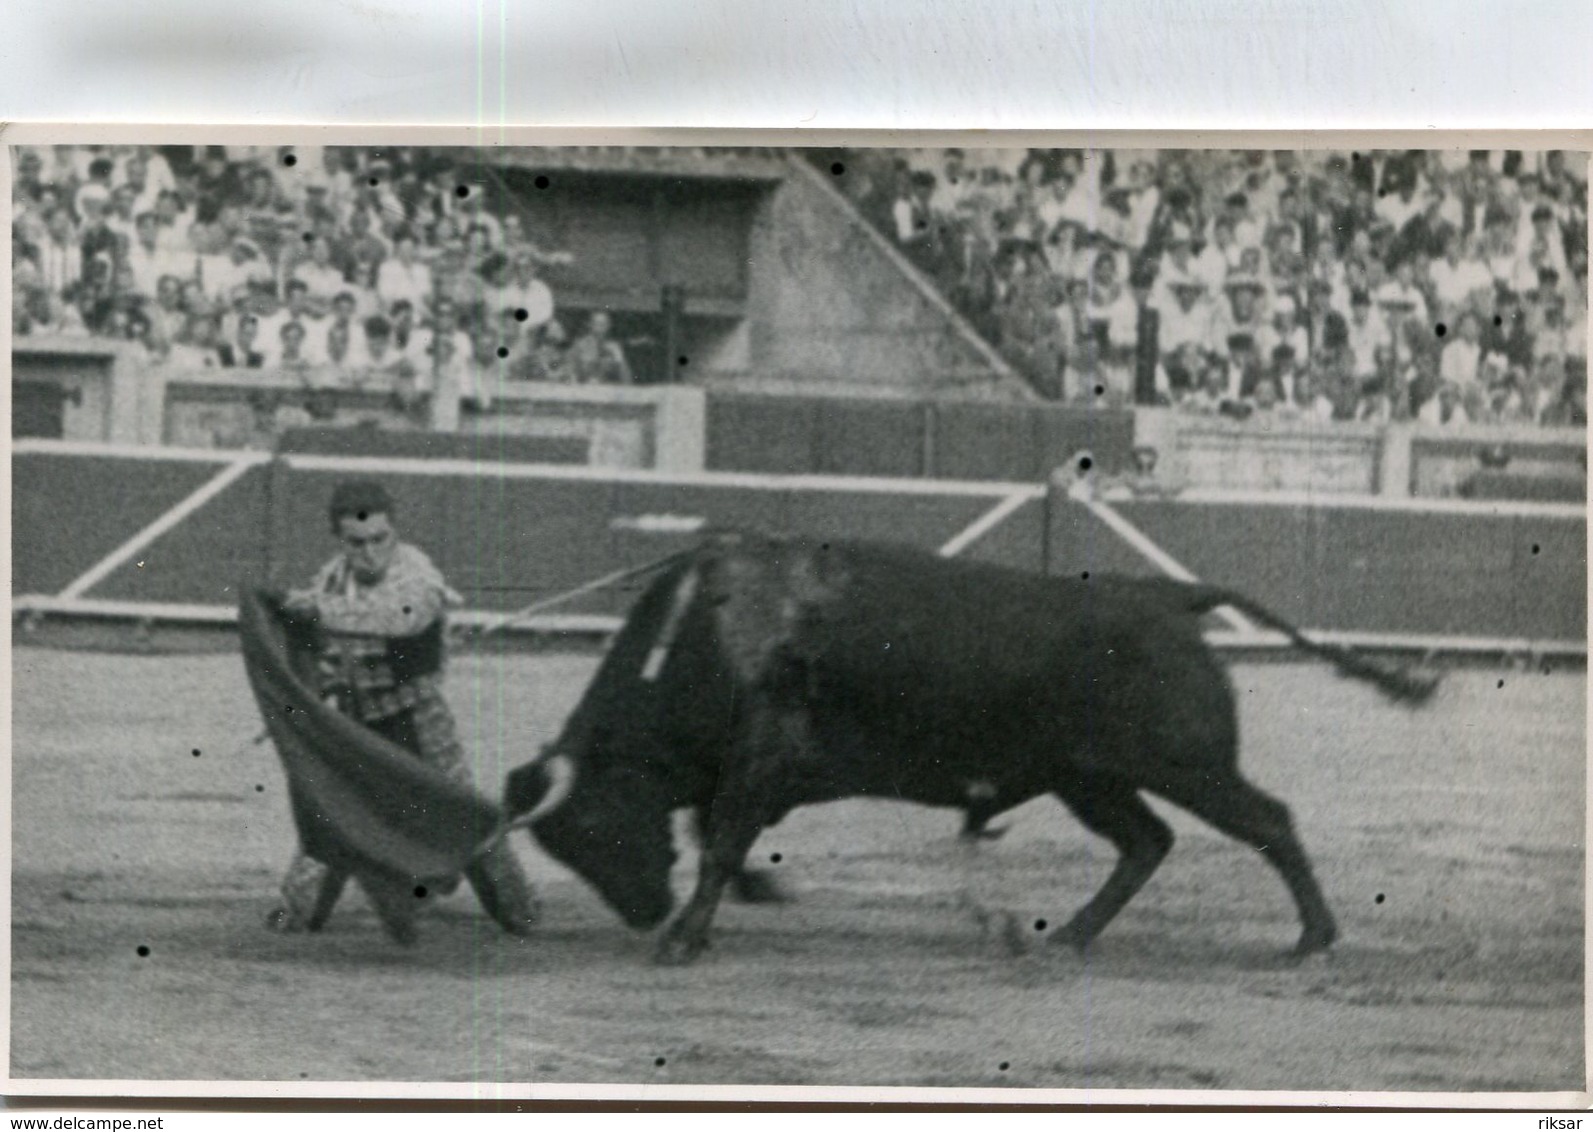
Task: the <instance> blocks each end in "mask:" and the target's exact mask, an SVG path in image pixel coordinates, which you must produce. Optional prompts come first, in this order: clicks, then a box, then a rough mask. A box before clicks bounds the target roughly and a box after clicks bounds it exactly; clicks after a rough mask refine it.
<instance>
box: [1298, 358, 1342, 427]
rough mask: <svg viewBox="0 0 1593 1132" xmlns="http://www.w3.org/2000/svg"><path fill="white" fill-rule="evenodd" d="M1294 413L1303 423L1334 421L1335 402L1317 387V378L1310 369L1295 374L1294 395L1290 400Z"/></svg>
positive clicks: (1299, 370) (1300, 370)
mask: <svg viewBox="0 0 1593 1132" xmlns="http://www.w3.org/2000/svg"><path fill="white" fill-rule="evenodd" d="M1289 402H1290V404H1291V405H1292V406H1293V407H1294V413H1295V415H1296V416H1298V417H1299V418H1300V419H1301V420H1303V421H1309V422H1321V421H1331V420H1332V419H1333V402H1332V401H1331V400H1330V399H1329V398H1328V397H1327V396H1325V395H1324V394H1323V393H1322V391H1321V390H1320V389H1319V388H1318V387H1317V382H1316V376H1315V375H1314V374H1313V373H1312V372H1311V371H1310V369H1309V368H1306V369H1297V370H1296V371H1295V373H1294V393H1293V395H1292V396H1291V397H1290V398H1289Z"/></svg>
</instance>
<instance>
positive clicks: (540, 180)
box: [531, 174, 553, 189]
mask: <svg viewBox="0 0 1593 1132" xmlns="http://www.w3.org/2000/svg"><path fill="white" fill-rule="evenodd" d="M531 183H532V184H533V185H535V186H536V187H537V188H539V189H545V188H547V187H548V186H549V185H551V184H552V183H553V182H552V181H549V180H548V179H547V177H545V176H543V175H541V174H538V175H537V179H536V180H535V181H532V182H531Z"/></svg>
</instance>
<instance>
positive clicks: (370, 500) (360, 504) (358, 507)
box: [328, 480, 395, 534]
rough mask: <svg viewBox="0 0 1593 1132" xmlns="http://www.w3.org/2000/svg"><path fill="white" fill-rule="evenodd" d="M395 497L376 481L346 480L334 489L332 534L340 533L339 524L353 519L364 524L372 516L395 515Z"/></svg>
mask: <svg viewBox="0 0 1593 1132" xmlns="http://www.w3.org/2000/svg"><path fill="white" fill-rule="evenodd" d="M394 510H395V509H394V507H393V497H392V496H390V495H388V494H387V489H386V488H385V487H383V486H382V485H381V484H379V483H377V482H375V481H374V480H344V481H343V482H342V483H340V484H338V485H337V486H336V487H335V488H333V489H332V506H331V507H330V508H328V514H329V515H330V517H331V520H332V533H333V534H337V533H338V524H339V523H341V522H342V521H343V520H344V519H346V518H350V517H353V518H355V519H358V520H360V521H361V522H364V521H365V519H367V518H368V517H369V516H371V515H387V516H392V515H393V514H394Z"/></svg>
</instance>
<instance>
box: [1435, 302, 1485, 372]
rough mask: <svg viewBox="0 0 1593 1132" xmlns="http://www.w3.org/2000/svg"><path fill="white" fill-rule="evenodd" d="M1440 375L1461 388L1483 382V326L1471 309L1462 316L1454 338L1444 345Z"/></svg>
mask: <svg viewBox="0 0 1593 1132" xmlns="http://www.w3.org/2000/svg"><path fill="white" fill-rule="evenodd" d="M1438 375H1439V378H1440V379H1441V380H1443V381H1445V382H1448V383H1450V384H1451V385H1453V386H1454V387H1455V388H1456V389H1459V390H1466V389H1469V388H1471V387H1473V386H1479V385H1480V384H1481V381H1482V327H1481V326H1480V325H1479V324H1478V322H1477V316H1476V315H1475V314H1473V313H1471V312H1470V311H1467V312H1466V313H1465V314H1463V315H1461V316H1460V324H1459V326H1457V327H1456V334H1455V337H1454V339H1453V340H1452V341H1451V342H1449V343H1447V344H1446V345H1445V346H1444V352H1443V355H1442V359H1441V361H1440V362H1439V368H1438Z"/></svg>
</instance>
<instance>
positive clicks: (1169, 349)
mask: <svg viewBox="0 0 1593 1132" xmlns="http://www.w3.org/2000/svg"><path fill="white" fill-rule="evenodd" d="M814 158H815V160H816V161H817V162H818V163H819V164H820V167H821V168H827V170H828V172H829V173H831V174H834V175H835V176H834V181H835V183H836V184H837V185H838V186H839V187H841V188H842V190H843V191H844V192H846V193H847V194H848V195H849V196H850V197H851V198H852V200H853V201H854V202H855V203H856V204H857V205H858V206H859V207H860V209H861V210H862V211H863V213H864V214H865V215H866V216H868V217H869V218H870V219H871V220H872V222H873V223H875V224H876V225H877V226H878V227H879V228H880V229H881V230H882V231H883V232H885V233H886V234H887V235H888V237H889V238H890V239H892V240H893V241H894V242H895V244H896V245H897V246H898V247H899V248H900V250H901V251H902V252H903V253H905V254H906V255H907V256H908V257H909V258H910V259H911V260H912V261H913V262H914V263H915V264H916V265H917V266H918V267H919V268H920V269H921V270H922V271H923V272H924V273H926V274H927V275H928V276H929V278H930V279H931V280H932V282H934V283H935V285H936V286H937V287H938V288H939V289H940V290H941V291H942V292H943V293H944V294H945V295H946V296H947V297H948V298H949V299H950V300H951V301H952V303H953V304H954V305H955V306H956V307H957V308H958V309H959V310H960V311H961V312H962V314H963V315H964V316H965V317H966V318H968V320H969V321H970V322H971V323H972V324H973V325H974V326H975V328H976V329H977V330H979V331H980V332H981V333H982V334H983V335H984V336H985V337H986V338H987V339H988V340H989V341H991V342H992V343H994V344H995V345H996V346H997V348H998V349H999V350H1000V351H1001V352H1002V354H1003V355H1004V356H1005V357H1006V358H1007V359H1008V361H1009V362H1010V363H1011V364H1012V365H1013V366H1014V367H1015V368H1016V369H1018V370H1019V371H1020V372H1022V373H1023V374H1024V376H1026V377H1027V378H1028V379H1029V381H1030V382H1032V383H1033V385H1034V386H1035V388H1036V389H1038V390H1039V391H1040V392H1041V393H1042V394H1044V395H1045V396H1048V397H1050V398H1054V399H1058V400H1068V401H1083V402H1090V403H1102V402H1105V403H1109V404H1120V403H1125V402H1128V401H1131V400H1132V401H1138V402H1140V403H1146V402H1153V403H1161V404H1166V405H1172V406H1175V407H1176V408H1177V409H1178V410H1180V411H1183V412H1188V413H1196V414H1222V415H1226V416H1230V417H1236V418H1251V419H1270V418H1277V417H1288V416H1292V417H1296V418H1312V419H1321V420H1338V421H1354V420H1359V421H1374V422H1375V421H1387V420H1400V419H1412V418H1414V419H1417V420H1421V421H1424V422H1428V423H1433V424H1439V425H1448V424H1463V423H1517V422H1524V423H1533V422H1535V423H1540V424H1545V425H1566V424H1575V425H1582V424H1585V422H1586V389H1587V320H1586V316H1587V309H1588V290H1587V268H1588V249H1587V200H1588V182H1587V157H1586V155H1585V154H1570V153H1563V152H1559V151H1553V152H1543V153H1518V152H1500V151H1471V152H1466V151H1457V152H1441V151H1419V150H1416V151H1403V150H1402V151H1373V152H1361V153H1349V152H1334V151H1276V152H1265V151H1172V150H1161V151H1143V152H1126V151H1121V150H1118V151H1080V150H1018V151H998V150H976V149H971V150H966V151H964V150H958V149H949V150H920V151H902V150H894V151H893V150H850V151H844V152H837V151H826V152H825V153H823V154H815V155H814Z"/></svg>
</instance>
